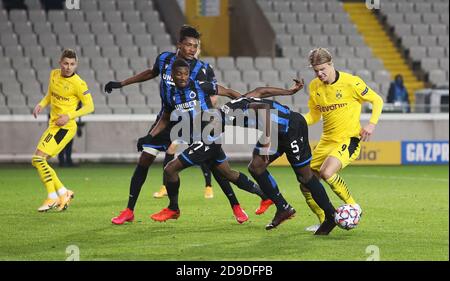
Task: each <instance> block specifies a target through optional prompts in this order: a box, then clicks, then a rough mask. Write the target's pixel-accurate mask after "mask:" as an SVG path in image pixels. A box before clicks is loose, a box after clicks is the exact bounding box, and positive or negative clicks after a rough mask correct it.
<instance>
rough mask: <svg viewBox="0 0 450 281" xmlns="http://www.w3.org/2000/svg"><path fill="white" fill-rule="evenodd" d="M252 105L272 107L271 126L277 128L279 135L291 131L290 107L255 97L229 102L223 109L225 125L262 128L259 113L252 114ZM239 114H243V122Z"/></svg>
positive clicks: (253, 112)
mask: <svg viewBox="0 0 450 281" xmlns="http://www.w3.org/2000/svg"><path fill="white" fill-rule="evenodd" d="M251 103H265V104H268V105H269V106H270V109H271V113H270V121H271V122H272V124H271V126H272V127H274V126H277V127H278V132H279V133H286V132H287V131H288V129H289V116H290V114H291V110H290V109H289V107H287V106H285V105H282V104H280V103H279V102H276V101H274V100H269V99H260V98H253V97H240V98H237V99H234V100H231V101H229V102H227V103H226V104H225V105H223V106H222V107H221V112H222V118H223V120H224V123H225V125H233V126H241V127H253V128H262V127H261V126H262V124H260V123H259V122H258V120H259V118H258V111H252V112H250V111H249V110H248V109H249V105H250V104H251ZM239 114H243V115H244V116H243V117H244V118H243V122H236V121H239V116H237V115H239Z"/></svg>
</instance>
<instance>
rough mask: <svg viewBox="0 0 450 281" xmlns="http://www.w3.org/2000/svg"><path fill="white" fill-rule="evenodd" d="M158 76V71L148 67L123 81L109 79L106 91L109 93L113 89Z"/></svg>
mask: <svg viewBox="0 0 450 281" xmlns="http://www.w3.org/2000/svg"><path fill="white" fill-rule="evenodd" d="M156 76H158V74H157V72H155V71H153V69H147V70H145V71H142V72H141V73H139V74H136V75H134V76H132V77H130V78H128V79H125V80H123V81H109V82H108V83H107V84H106V85H105V92H107V93H108V94H109V93H111V92H112V90H113V89H119V88H122V87H124V86H127V85H130V84H134V83H139V82H144V81H147V80H150V79H153V78H155V77H156Z"/></svg>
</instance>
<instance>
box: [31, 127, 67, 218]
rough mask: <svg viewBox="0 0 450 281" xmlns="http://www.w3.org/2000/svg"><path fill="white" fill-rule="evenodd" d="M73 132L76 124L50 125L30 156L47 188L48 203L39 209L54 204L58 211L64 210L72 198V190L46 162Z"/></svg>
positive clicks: (47, 207)
mask: <svg viewBox="0 0 450 281" xmlns="http://www.w3.org/2000/svg"><path fill="white" fill-rule="evenodd" d="M75 133H76V126H67V127H57V126H52V127H49V128H48V129H47V130H46V131H45V132H44V134H43V135H42V137H41V139H40V141H39V144H38V146H37V149H36V152H35V154H34V155H33V158H32V164H33V166H34V167H35V168H36V169H37V171H38V173H39V176H40V178H41V181H42V182H43V184H44V185H45V187H46V189H47V193H48V198H47V199H49V200H48V201H49V203H50V204H47V203H46V202H44V204H43V205H42V206H41V207H40V208H39V209H38V210H39V211H47V210H49V209H51V208H52V207H56V206H58V210H59V211H62V210H65V209H66V208H67V206H68V205H69V203H70V200H71V199H72V198H73V192H72V191H70V190H68V189H66V188H65V187H64V185H63V183H62V182H61V181H60V179H59V178H58V176H57V175H56V172H55V170H53V168H52V167H51V166H50V165H49V164H48V162H47V158H48V157H53V156H55V155H57V154H58V153H59V152H61V150H62V149H63V148H64V147H65V146H66V145H67V143H68V142H69V141H71V140H72V138H73V137H74V136H75ZM55 195H56V198H55ZM46 201H47V200H46ZM55 201H56V203H55ZM49 206H51V207H49Z"/></svg>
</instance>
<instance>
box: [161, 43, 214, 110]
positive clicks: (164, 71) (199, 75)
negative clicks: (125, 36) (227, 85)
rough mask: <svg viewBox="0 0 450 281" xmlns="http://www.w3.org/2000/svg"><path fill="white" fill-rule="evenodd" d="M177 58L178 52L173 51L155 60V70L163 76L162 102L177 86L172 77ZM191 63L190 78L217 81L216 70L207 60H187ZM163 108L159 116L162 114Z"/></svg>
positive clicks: (164, 53) (162, 54)
mask: <svg viewBox="0 0 450 281" xmlns="http://www.w3.org/2000/svg"><path fill="white" fill-rule="evenodd" d="M176 59H177V55H176V53H173V52H163V53H161V54H160V55H159V56H158V57H157V58H156V60H155V63H154V64H153V72H154V73H155V74H157V75H160V76H161V82H160V84H159V87H160V96H161V104H163V103H162V101H163V100H164V99H165V96H166V95H167V93H168V92H169V91H170V89H171V88H174V87H175V83H174V82H173V79H172V64H173V62H174V61H175V60H176ZM186 61H187V62H188V63H189V65H190V77H189V78H190V79H192V80H194V81H208V82H213V83H216V77H215V75H214V70H213V69H212V68H211V66H210V65H209V64H208V63H207V62H203V61H201V60H196V59H194V60H190V61H189V60H186ZM161 112H162V108H161V111H160V113H159V114H158V116H159V115H160V114H161Z"/></svg>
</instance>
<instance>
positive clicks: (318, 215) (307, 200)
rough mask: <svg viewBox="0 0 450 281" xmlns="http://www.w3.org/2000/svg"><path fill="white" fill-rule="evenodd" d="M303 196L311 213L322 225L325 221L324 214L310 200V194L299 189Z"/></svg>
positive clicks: (312, 200) (314, 202)
mask: <svg viewBox="0 0 450 281" xmlns="http://www.w3.org/2000/svg"><path fill="white" fill-rule="evenodd" d="M301 191H302V194H303V196H305V199H306V204H308V206H309V208H310V209H311V211H313V213H314V214H316V216H317V217H318V218H319V222H320V223H323V221H324V220H325V212H324V211H323V210H322V209H321V208H320V207H319V205H317V203H316V201H314V199H313V198H312V195H311V192H308V191H303V189H301Z"/></svg>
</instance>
